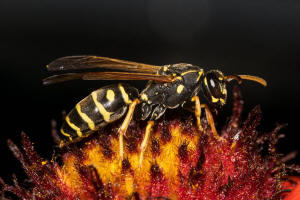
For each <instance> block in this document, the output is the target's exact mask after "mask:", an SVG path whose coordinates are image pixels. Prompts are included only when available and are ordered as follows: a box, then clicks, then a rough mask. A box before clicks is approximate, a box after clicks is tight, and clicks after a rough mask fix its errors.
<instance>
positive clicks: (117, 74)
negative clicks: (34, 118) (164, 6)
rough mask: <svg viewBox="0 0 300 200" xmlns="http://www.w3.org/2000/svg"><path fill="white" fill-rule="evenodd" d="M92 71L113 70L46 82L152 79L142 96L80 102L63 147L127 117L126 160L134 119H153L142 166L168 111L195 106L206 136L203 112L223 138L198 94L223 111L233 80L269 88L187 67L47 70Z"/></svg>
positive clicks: (95, 63)
mask: <svg viewBox="0 0 300 200" xmlns="http://www.w3.org/2000/svg"><path fill="white" fill-rule="evenodd" d="M92 68H93V69H95V68H106V69H110V70H114V71H107V72H80V73H65V74H60V75H54V76H50V77H48V78H45V79H44V80H43V83H44V84H46V85H48V84H52V83H57V82H62V81H68V80H73V79H83V80H148V81H149V82H148V84H147V86H146V88H145V89H144V90H143V91H142V92H141V93H139V92H138V90H137V89H136V88H134V87H132V86H130V85H128V84H123V83H119V84H114V85H109V86H105V87H102V88H100V89H98V90H96V91H93V92H92V93H91V94H90V95H89V96H87V97H86V98H84V99H83V100H81V101H80V102H79V103H77V105H76V106H75V108H73V109H72V110H71V112H70V113H69V114H68V115H67V116H66V118H65V121H64V123H63V125H62V128H61V134H62V135H61V143H60V147H63V146H65V145H67V144H69V143H72V142H76V141H78V140H80V139H82V138H83V137H87V136H88V135H90V134H91V133H93V132H94V131H96V130H99V129H100V128H102V127H104V126H106V125H107V124H108V123H112V122H114V121H116V120H118V119H120V118H122V117H123V116H124V115H125V114H126V112H127V114H126V116H125V118H124V121H123V123H122V125H121V127H120V128H119V131H118V132H119V145H120V150H119V156H120V159H121V160H123V157H124V155H123V154H124V147H123V137H124V134H125V133H126V130H127V127H128V125H129V123H130V121H131V119H132V116H133V114H135V115H136V116H137V118H138V119H140V120H148V123H147V126H146V132H145V136H144V138H143V141H142V144H141V147H140V148H141V153H140V165H141V164H142V160H143V154H144V152H145V150H146V147H147V143H148V140H149V136H150V134H151V130H152V127H153V125H154V122H155V121H156V120H158V119H159V118H160V117H161V116H162V115H163V114H164V112H165V111H166V109H174V108H177V107H178V106H182V107H183V108H187V109H189V108H191V107H190V106H191V104H193V105H194V106H193V107H195V108H194V109H193V110H194V113H195V116H196V119H197V125H198V128H199V130H200V131H202V126H201V121H200V117H201V108H204V109H205V113H206V117H207V120H208V123H209V125H210V127H211V129H212V131H213V134H214V137H215V138H217V139H219V135H218V133H217V131H216V129H215V125H214V120H213V117H212V114H211V112H210V109H209V106H208V105H206V104H200V100H199V97H198V95H200V94H202V95H203V96H204V97H206V98H207V100H208V102H209V104H210V106H211V107H214V108H219V107H221V106H223V105H224V104H225V103H226V97H227V90H226V83H227V82H229V81H231V80H233V79H234V80H237V81H238V82H239V83H241V80H242V79H246V80H251V81H255V82H258V83H260V84H262V85H264V86H266V85H267V83H266V81H265V80H264V79H262V78H259V77H256V76H250V75H228V76H224V75H223V73H222V72H220V71H219V70H210V71H207V72H204V70H203V69H202V68H200V67H198V66H195V65H191V64H186V63H179V64H172V65H163V66H155V65H148V64H142V63H137V62H130V61H124V60H119V59H113V58H107V57H99V56H68V57H62V58H59V59H56V60H54V61H53V62H51V63H50V64H49V65H47V69H48V70H49V71H63V70H78V69H92Z"/></svg>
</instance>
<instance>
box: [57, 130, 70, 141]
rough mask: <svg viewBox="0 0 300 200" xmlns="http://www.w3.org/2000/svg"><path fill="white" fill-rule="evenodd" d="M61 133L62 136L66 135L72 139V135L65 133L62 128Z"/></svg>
mask: <svg viewBox="0 0 300 200" xmlns="http://www.w3.org/2000/svg"><path fill="white" fill-rule="evenodd" d="M60 132H61V134H63V135H64V136H66V137H68V138H69V140H70V141H72V137H71V135H70V134H68V133H66V132H65V131H64V130H63V129H60Z"/></svg>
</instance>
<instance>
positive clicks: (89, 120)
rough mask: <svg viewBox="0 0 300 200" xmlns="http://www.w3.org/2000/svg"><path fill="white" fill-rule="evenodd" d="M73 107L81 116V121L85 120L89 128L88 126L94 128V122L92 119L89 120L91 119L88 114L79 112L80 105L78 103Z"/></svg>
mask: <svg viewBox="0 0 300 200" xmlns="http://www.w3.org/2000/svg"><path fill="white" fill-rule="evenodd" d="M75 108H76V110H77V112H78V114H79V116H80V117H81V119H83V121H85V122H86V123H87V124H88V126H89V128H90V129H91V130H95V123H94V122H93V120H91V119H90V118H89V116H87V114H85V113H83V112H81V106H80V104H79V103H78V104H77V105H76V107H75Z"/></svg>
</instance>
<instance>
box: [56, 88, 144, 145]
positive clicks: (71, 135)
mask: <svg viewBox="0 0 300 200" xmlns="http://www.w3.org/2000/svg"><path fill="white" fill-rule="evenodd" d="M136 98H138V90H137V89H136V88H134V87H131V86H129V85H127V84H115V85H109V86H105V87H103V88H100V89H98V90H96V91H94V92H92V93H91V94H90V95H89V96H87V97H86V98H84V99H82V100H81V101H80V102H79V103H77V104H76V106H75V108H73V109H72V110H71V111H70V113H69V114H68V115H67V116H66V119H65V121H64V122H63V125H62V128H61V133H62V135H61V140H62V142H61V144H60V146H64V145H65V144H67V143H71V142H75V141H78V140H80V139H81V138H83V137H86V136H88V135H90V134H91V133H92V132H93V131H96V130H99V129H100V128H102V127H104V126H105V125H107V124H108V123H111V122H114V121H115V120H118V119H120V118H121V117H122V116H123V115H124V113H125V112H126V110H127V107H128V105H129V104H130V103H131V102H132V101H133V100H134V99H136Z"/></svg>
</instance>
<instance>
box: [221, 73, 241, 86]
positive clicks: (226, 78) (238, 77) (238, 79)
mask: <svg viewBox="0 0 300 200" xmlns="http://www.w3.org/2000/svg"><path fill="white" fill-rule="evenodd" d="M224 78H225V80H226V81H227V82H229V81H232V80H236V81H237V82H238V83H239V84H242V77H240V76H237V75H227V76H225V77H224Z"/></svg>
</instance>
